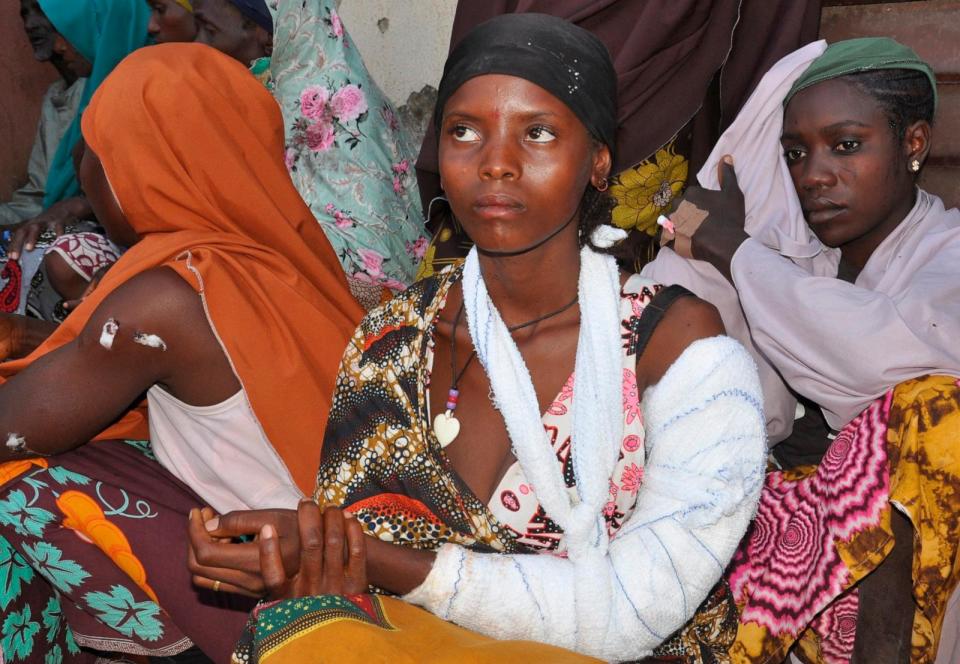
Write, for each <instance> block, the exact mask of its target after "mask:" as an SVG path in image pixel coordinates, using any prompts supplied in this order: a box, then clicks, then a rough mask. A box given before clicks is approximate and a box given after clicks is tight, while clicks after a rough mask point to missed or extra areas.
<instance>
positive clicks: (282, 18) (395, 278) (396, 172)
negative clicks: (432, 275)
mask: <svg viewBox="0 0 960 664" xmlns="http://www.w3.org/2000/svg"><path fill="white" fill-rule="evenodd" d="M269 5H270V7H271V10H272V11H273V12H274V51H273V56H272V58H271V63H270V77H269V83H268V86H269V87H271V89H272V91H273V93H274V96H275V97H276V99H277V101H278V102H279V104H280V107H281V110H282V112H283V119H284V123H285V132H286V155H285V157H286V163H287V167H288V169H289V170H290V174H291V176H292V177H293V182H294V184H295V185H296V187H297V189H298V190H299V191H300V194H301V195H302V196H303V198H304V200H306V202H307V204H308V205H309V206H310V209H311V210H312V211H313V214H314V216H316V218H317V220H318V221H319V222H320V224H321V226H323V229H324V231H326V235H327V238H329V240H330V243H331V244H332V245H333V248H334V250H335V251H336V253H337V255H338V256H339V257H340V261H341V262H342V263H343V267H344V270H345V271H346V273H347V276H348V277H350V278H352V279H353V280H355V281H359V282H361V283H367V284H379V285H383V286H387V287H388V288H390V289H391V290H402V289H403V288H405V287H406V286H408V285H409V284H410V283H412V282H413V280H414V278H415V276H416V268H417V264H418V263H419V261H420V259H421V258H422V257H423V255H424V252H425V251H426V248H427V237H426V235H425V231H424V227H423V212H422V210H421V207H420V198H419V193H418V190H417V182H416V176H415V174H414V162H415V161H416V155H417V152H416V149H415V147H414V146H413V145H411V141H410V139H409V137H408V136H407V134H406V132H405V131H404V130H403V128H402V127H401V125H400V122H399V120H398V118H397V114H396V111H395V109H394V108H393V106H392V105H391V103H390V101H389V100H388V99H387V98H386V96H385V95H384V94H383V93H382V92H381V91H380V89H379V88H378V87H377V85H376V83H374V81H373V80H372V79H371V78H370V75H369V73H368V72H367V69H366V67H365V66H364V64H363V60H362V59H361V57H360V53H359V52H358V51H357V48H356V46H355V45H354V44H353V42H352V41H351V39H350V36H349V34H348V33H347V31H346V29H345V28H344V26H343V23H342V22H341V20H340V16H339V15H338V14H337V10H336V4H335V2H334V0H272V1H271V2H270V3H269ZM256 66H257V64H255V67H256ZM259 66H260V67H261V68H262V64H260V65H259ZM261 78H262V72H261Z"/></svg>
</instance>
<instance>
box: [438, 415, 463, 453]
mask: <svg viewBox="0 0 960 664" xmlns="http://www.w3.org/2000/svg"><path fill="white" fill-rule="evenodd" d="M433 435H435V436H436V437H437V440H438V441H440V447H446V446H447V445H449V444H450V443H452V442H453V441H454V440H456V439H457V436H459V435H460V420H458V419H457V418H456V417H454V416H453V411H452V410H448V411H446V412H445V413H440V414H439V415H437V416H436V417H435V418H433Z"/></svg>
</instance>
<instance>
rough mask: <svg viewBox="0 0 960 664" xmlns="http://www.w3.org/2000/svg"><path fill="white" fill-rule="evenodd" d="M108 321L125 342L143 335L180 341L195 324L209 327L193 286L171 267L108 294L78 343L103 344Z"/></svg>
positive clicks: (148, 273) (150, 272)
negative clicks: (136, 335) (102, 338)
mask: <svg viewBox="0 0 960 664" xmlns="http://www.w3.org/2000/svg"><path fill="white" fill-rule="evenodd" d="M108 321H112V322H113V324H114V325H116V326H117V333H118V335H119V338H121V339H127V338H131V339H132V336H133V335H135V334H137V333H142V334H152V335H154V336H159V337H161V339H166V338H167V337H169V338H171V339H178V340H179V339H180V338H182V337H184V336H189V334H188V333H187V332H186V331H188V330H190V329H191V328H193V327H194V326H195V325H197V324H200V323H202V324H204V325H206V315H205V313H204V311H203V304H202V303H201V301H200V297H199V295H198V294H197V292H196V291H195V290H194V289H193V287H192V286H191V285H190V284H188V283H187V282H186V281H184V280H183V278H181V277H180V275H178V274H177V273H176V272H174V271H173V270H171V269H170V268H167V267H156V268H152V269H150V270H146V271H144V272H141V273H140V274H138V275H136V276H135V277H132V278H131V279H129V280H127V281H126V282H124V283H123V284H121V285H120V286H118V287H117V288H116V289H115V290H114V291H113V292H111V293H110V294H109V295H107V297H105V298H104V299H103V301H102V302H101V303H100V304H99V305H98V306H97V308H96V310H95V311H94V312H93V314H91V316H90V319H89V320H88V321H87V324H86V325H85V326H84V329H83V331H82V332H81V333H80V337H79V339H78V341H79V342H80V343H81V344H86V343H91V342H92V343H97V344H99V343H100V341H101V336H102V335H103V334H104V326H105V325H106V324H107V322H108ZM194 329H195V328H194ZM118 350H119V348H118Z"/></svg>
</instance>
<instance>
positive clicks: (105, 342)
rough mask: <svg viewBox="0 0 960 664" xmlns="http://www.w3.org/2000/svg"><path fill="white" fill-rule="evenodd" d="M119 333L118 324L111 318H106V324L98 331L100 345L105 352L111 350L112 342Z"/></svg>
mask: <svg viewBox="0 0 960 664" xmlns="http://www.w3.org/2000/svg"><path fill="white" fill-rule="evenodd" d="M119 331H120V323H118V322H117V321H116V320H115V319H113V318H108V319H107V322H106V323H104V324H103V330H101V331H100V345H101V346H103V347H104V348H106V349H107V350H111V349H112V348H113V340H114V339H116V338H117V332H119Z"/></svg>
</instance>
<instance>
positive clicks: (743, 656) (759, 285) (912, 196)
mask: <svg viewBox="0 0 960 664" xmlns="http://www.w3.org/2000/svg"><path fill="white" fill-rule="evenodd" d="M936 104H937V93H936V79H935V76H934V73H933V71H932V69H931V67H930V65H929V64H927V63H926V62H924V61H923V60H921V59H920V58H919V57H918V56H917V54H916V53H914V52H913V50H911V49H910V48H908V47H906V46H904V45H902V44H899V43H897V42H895V41H893V40H892V39H886V38H868V39H854V40H849V41H844V42H838V43H835V44H832V45H830V46H829V47H827V46H826V44H825V43H824V42H818V43H815V44H810V45H809V46H807V47H805V48H803V49H801V50H799V51H796V52H794V53H792V54H790V55H789V56H787V57H786V58H784V59H783V60H781V61H780V62H779V63H778V64H777V65H775V66H774V67H773V69H771V70H770V72H768V74H767V75H766V76H765V77H764V79H763V81H761V83H760V85H759V87H758V89H757V91H756V92H755V93H754V95H753V96H752V97H751V99H750V100H749V101H748V102H747V104H746V106H745V107H744V109H743V110H742V111H741V113H740V115H739V117H738V118H737V120H736V121H735V122H734V123H733V124H732V125H731V127H730V128H729V129H728V130H727V132H726V133H725V134H724V135H723V136H722V137H721V139H720V141H719V143H718V144H717V146H716V147H715V149H714V151H713V153H712V154H711V157H710V159H708V161H707V164H706V165H705V166H704V169H703V170H702V171H701V172H700V174H699V180H700V183H701V184H702V185H703V186H704V187H705V188H704V189H700V188H691V189H690V190H688V193H687V194H686V195H685V197H684V201H683V202H682V203H681V204H680V206H679V207H678V208H677V209H676V211H675V212H674V213H673V214H672V215H671V217H670V218H669V219H663V222H662V223H663V226H664V228H665V236H666V237H665V242H666V243H667V244H668V245H669V246H668V247H666V248H665V249H664V250H663V251H661V253H660V254H659V256H658V258H657V260H656V261H654V262H653V263H652V264H650V265H648V266H647V267H646V268H645V269H644V270H643V274H644V275H646V276H651V277H653V278H655V279H657V280H658V281H661V282H663V283H671V282H674V283H680V284H682V285H684V286H686V287H687V288H689V289H690V290H692V291H693V292H695V293H696V294H697V295H699V296H700V297H703V298H704V299H706V300H707V301H710V302H711V303H713V304H714V305H715V306H717V308H718V309H719V310H720V313H721V315H722V317H723V320H724V323H725V326H726V328H727V331H728V333H729V334H731V336H734V337H736V338H738V339H740V340H741V341H742V342H743V343H744V345H746V346H747V348H748V349H750V350H751V352H752V353H753V355H754V357H755V359H756V360H757V363H758V365H759V368H760V373H761V380H762V382H763V391H764V407H765V410H766V414H767V432H768V435H769V437H770V441H771V444H772V445H776V446H775V447H774V448H773V450H772V456H773V457H775V458H776V459H777V460H778V461H779V463H780V464H781V465H782V466H783V467H784V468H786V469H787V470H783V471H778V472H773V473H770V474H769V475H768V477H767V482H766V486H765V488H764V492H763V495H762V497H761V501H760V507H759V510H758V514H757V517H756V520H755V522H754V525H753V527H752V530H751V532H750V534H749V535H748V537H747V538H746V539H745V540H744V542H743V543H742V544H741V548H740V551H739V553H738V554H737V556H736V557H735V558H734V562H733V564H732V565H731V567H730V569H729V570H728V573H727V577H726V578H727V584H726V585H725V586H723V587H721V588H718V590H717V593H716V594H715V596H714V597H713V598H711V600H709V601H708V603H707V605H705V606H704V607H703V608H702V609H701V611H700V612H699V613H698V616H697V618H696V619H695V620H694V621H693V623H691V625H689V626H688V628H687V629H685V630H684V631H683V632H682V633H681V634H680V635H678V636H677V637H676V638H675V639H673V640H672V641H671V642H670V643H669V644H668V646H667V647H668V648H672V649H673V650H672V651H671V652H682V653H685V654H688V655H689V653H691V652H693V651H696V653H697V655H696V657H692V658H691V661H700V660H699V659H698V658H699V657H700V652H701V651H700V649H699V648H700V646H701V645H703V644H702V643H701V641H702V640H703V638H704V635H705V634H708V633H711V630H713V631H712V633H713V634H714V636H715V637H717V638H714V639H710V643H709V644H707V645H706V646H704V647H705V648H707V649H711V650H714V651H718V652H720V653H723V657H728V659H723V657H721V658H720V661H736V662H781V661H784V660H785V658H786V657H787V652H788V651H789V650H790V649H791V648H792V649H793V653H794V654H795V655H797V656H798V657H800V658H801V660H802V661H804V662H815V663H817V664H820V663H822V662H823V663H825V662H847V661H849V660H850V658H851V657H855V658H856V660H857V661H864V662H867V661H869V662H902V661H911V662H923V663H932V662H934V661H935V658H937V657H938V641H939V639H940V636H941V627H943V628H944V634H947V633H948V631H949V632H950V633H952V632H955V631H956V627H955V624H956V620H955V619H954V620H953V621H951V620H950V619H949V618H947V619H946V620H945V613H946V611H947V605H948V600H949V598H950V597H951V594H952V593H953V592H954V591H955V589H956V587H957V582H958V579H960V556H958V552H960V491H958V489H957V487H960V454H958V453H957V446H956V441H957V440H958V439H960V386H958V383H960V381H958V380H957V378H958V377H960V345H958V344H957V339H958V338H960V211H958V210H956V209H947V208H946V207H945V206H944V204H943V201H941V200H940V199H939V198H938V197H937V196H934V195H932V194H930V193H928V192H926V191H924V190H923V189H921V188H919V187H918V186H917V182H918V177H919V175H920V172H921V171H922V168H923V165H924V162H925V161H926V160H927V157H928V155H929V153H930V149H931V142H932V129H931V125H932V123H933V117H934V112H935V110H936ZM711 190H712V191H711ZM798 398H799V399H800V405H798ZM791 429H793V433H791ZM781 441H782V442H781ZM812 464H818V465H812ZM893 506H896V507H897V510H894V509H892V507H893ZM901 513H902V514H901ZM904 516H906V518H904ZM911 559H912V560H911ZM911 570H912V578H911ZM951 623H952V624H953V625H954V626H953V627H952V628H950V629H949V630H948V629H947V627H948V625H950V624H951ZM944 646H945V648H944V649H941V654H940V657H941V659H939V660H937V661H938V662H956V661H957V659H956V658H955V657H954V656H952V655H951V654H949V653H950V651H952V650H953V645H952V643H951V644H944ZM681 661H685V660H681Z"/></svg>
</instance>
